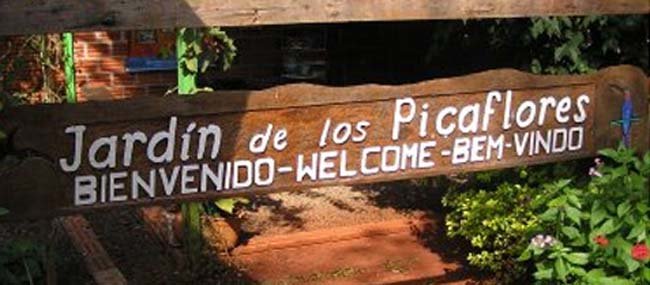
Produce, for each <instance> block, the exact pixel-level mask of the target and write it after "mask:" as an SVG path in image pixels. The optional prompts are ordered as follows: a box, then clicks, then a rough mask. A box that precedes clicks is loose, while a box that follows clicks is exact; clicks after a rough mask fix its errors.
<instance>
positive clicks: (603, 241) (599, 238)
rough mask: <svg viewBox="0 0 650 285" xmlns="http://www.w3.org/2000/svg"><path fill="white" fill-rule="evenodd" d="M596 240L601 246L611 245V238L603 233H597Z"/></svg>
mask: <svg viewBox="0 0 650 285" xmlns="http://www.w3.org/2000/svg"><path fill="white" fill-rule="evenodd" d="M594 242H595V243H596V244H597V245H600V247H607V246H608V245H609V240H608V239H607V238H606V237H605V236H603V235H597V236H596V237H594Z"/></svg>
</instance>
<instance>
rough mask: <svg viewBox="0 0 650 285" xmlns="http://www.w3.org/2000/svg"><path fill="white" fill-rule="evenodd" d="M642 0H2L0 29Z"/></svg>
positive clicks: (494, 14) (387, 17)
mask: <svg viewBox="0 0 650 285" xmlns="http://www.w3.org/2000/svg"><path fill="white" fill-rule="evenodd" d="M649 6H650V4H649V3H648V1H647V0H582V1H577V0H571V1H539V0H503V1H483V0H433V1H432V0H404V1H400V0H130V1H124V0H86V1H77V0H28V1H16V0H0V35H13V34H38V33H59V32H64V31H92V30H132V29H153V28H172V27H181V26H183V27H197V26H257V25H278V24H301V23H340V22H359V21H403V20H428V19H471V18H511V17H530V16H548V15H592V14H646V13H648V12H649V11H650V8H649Z"/></svg>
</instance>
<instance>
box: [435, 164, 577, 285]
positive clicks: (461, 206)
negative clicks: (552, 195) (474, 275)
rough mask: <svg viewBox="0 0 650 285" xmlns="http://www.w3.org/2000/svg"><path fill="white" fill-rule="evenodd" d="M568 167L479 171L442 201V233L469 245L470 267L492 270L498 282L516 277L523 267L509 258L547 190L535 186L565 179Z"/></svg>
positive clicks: (533, 223)
mask: <svg viewBox="0 0 650 285" xmlns="http://www.w3.org/2000/svg"><path fill="white" fill-rule="evenodd" d="M572 165H573V164H555V165H551V166H537V167H532V168H519V169H508V170H501V171H488V172H481V173H477V174H475V175H473V176H470V177H469V180H468V181H467V182H465V183H463V184H457V185H451V187H449V192H448V193H447V194H446V195H445V196H444V197H443V200H442V201H443V205H444V206H446V207H448V208H450V209H451V211H450V212H449V213H448V214H447V217H446V220H445V224H446V227H447V234H448V235H449V236H450V237H461V238H464V239H466V240H467V241H469V242H470V244H471V245H472V247H473V250H472V252H471V253H469V255H468V257H467V259H468V261H469V262H470V264H472V265H475V266H477V267H479V268H482V269H487V270H490V271H493V272H496V273H497V274H499V279H500V280H502V281H503V282H507V281H511V279H517V278H521V277H522V276H523V274H524V273H525V271H526V268H525V267H524V266H522V264H519V263H517V262H516V260H515V259H516V258H517V256H518V255H519V254H520V253H521V252H522V251H523V250H524V249H525V248H526V246H527V245H528V239H527V237H528V236H529V235H530V234H531V233H532V232H533V231H534V230H535V229H537V228H538V226H539V225H538V224H539V218H538V217H537V215H536V210H537V209H539V208H541V207H543V204H544V203H545V201H546V196H547V195H548V194H549V193H548V191H549V190H550V189H548V188H544V187H539V185H540V183H541V181H543V180H544V179H547V177H549V176H555V177H562V176H563V175H564V176H568V175H571V173H572V171H570V170H569V169H572V167H571V166H572ZM494 185H496V186H494Z"/></svg>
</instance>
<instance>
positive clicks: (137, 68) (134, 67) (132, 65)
mask: <svg viewBox="0 0 650 285" xmlns="http://www.w3.org/2000/svg"><path fill="white" fill-rule="evenodd" d="M176 67H177V65H176V59H175V58H168V59H161V58H156V57H128V58H127V59H126V72H147V71H163V70H176Z"/></svg>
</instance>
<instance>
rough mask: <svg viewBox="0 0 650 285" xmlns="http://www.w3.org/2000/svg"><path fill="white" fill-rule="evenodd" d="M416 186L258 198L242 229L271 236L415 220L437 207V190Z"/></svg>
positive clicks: (336, 188) (339, 188)
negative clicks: (396, 220) (405, 219)
mask: <svg viewBox="0 0 650 285" xmlns="http://www.w3.org/2000/svg"><path fill="white" fill-rule="evenodd" d="M420 186H421V185H414V184H413V183H411V182H396V183H390V184H375V185H362V186H354V187H351V186H333V187H324V188H316V189H310V190H306V191H299V192H284V193H277V194H270V195H266V196H260V197H257V198H254V199H253V200H252V201H251V203H250V204H249V205H248V206H247V207H245V208H244V210H243V215H244V218H243V221H242V228H243V230H244V231H245V232H248V233H250V234H253V235H277V234H287V233H292V232H301V231H310V230H317V229H325V228H333V227H340V226H350V225H357V224H363V223H371V222H379V221H387V220H392V219H399V218H409V217H413V216H419V215H422V214H426V212H427V211H431V210H432V209H435V208H438V207H439V204H440V193H439V191H434V190H432V189H426V187H420Z"/></svg>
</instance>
